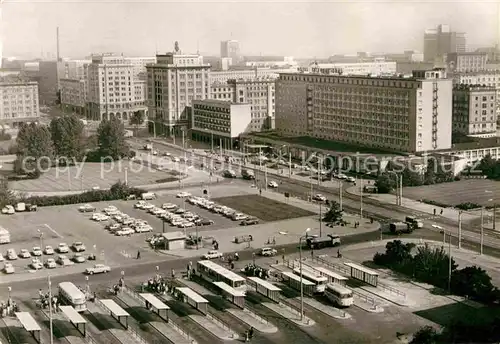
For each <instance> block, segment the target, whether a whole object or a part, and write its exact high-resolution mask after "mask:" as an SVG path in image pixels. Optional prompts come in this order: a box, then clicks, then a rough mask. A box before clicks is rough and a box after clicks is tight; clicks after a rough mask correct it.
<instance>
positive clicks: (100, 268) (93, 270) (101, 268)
mask: <svg viewBox="0 0 500 344" xmlns="http://www.w3.org/2000/svg"><path fill="white" fill-rule="evenodd" d="M110 271H111V268H110V267H109V266H107V265H104V264H96V265H94V266H93V267H90V268H86V269H85V273H86V274H87V275H93V274H102V273H106V272H110Z"/></svg>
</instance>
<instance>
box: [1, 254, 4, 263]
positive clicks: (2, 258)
mask: <svg viewBox="0 0 500 344" xmlns="http://www.w3.org/2000/svg"><path fill="white" fill-rule="evenodd" d="M4 260H5V258H4V257H3V254H1V253H0V262H3V261H4Z"/></svg>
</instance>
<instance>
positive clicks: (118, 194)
mask: <svg viewBox="0 0 500 344" xmlns="http://www.w3.org/2000/svg"><path fill="white" fill-rule="evenodd" d="M144 192H146V191H145V190H142V189H138V188H133V187H129V186H127V185H125V184H124V183H120V182H118V183H116V184H114V185H113V186H111V188H110V189H109V190H92V191H87V192H84V193H81V194H75V195H64V196H32V197H27V198H24V199H22V202H26V203H29V204H36V205H37V206H39V207H48V206H54V205H68V204H78V203H92V202H102V201H115V200H119V199H125V198H127V197H129V196H130V195H134V196H136V197H139V196H140V195H141V194H142V193H144Z"/></svg>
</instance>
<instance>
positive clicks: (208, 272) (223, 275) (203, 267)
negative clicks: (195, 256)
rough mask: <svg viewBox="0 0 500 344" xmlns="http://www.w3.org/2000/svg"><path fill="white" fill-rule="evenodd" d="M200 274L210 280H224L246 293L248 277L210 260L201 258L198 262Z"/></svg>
mask: <svg viewBox="0 0 500 344" xmlns="http://www.w3.org/2000/svg"><path fill="white" fill-rule="evenodd" d="M197 270H198V274H199V275H200V277H201V278H203V279H205V280H207V281H209V282H224V283H226V284H227V285H229V286H231V287H232V288H233V289H236V290H237V291H240V292H242V293H246V291H247V284H246V279H245V278H244V277H242V276H240V275H238V274H235V273H234V272H232V271H230V270H228V269H226V268H224V267H222V266H220V265H219V264H217V263H214V262H212V261H210V260H200V261H198V263H197Z"/></svg>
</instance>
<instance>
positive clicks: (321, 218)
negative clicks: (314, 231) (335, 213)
mask: <svg viewBox="0 0 500 344" xmlns="http://www.w3.org/2000/svg"><path fill="white" fill-rule="evenodd" d="M322 223H323V215H322V213H321V203H320V204H319V237H320V238H321V237H322V236H323V228H322V227H323V226H322Z"/></svg>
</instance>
